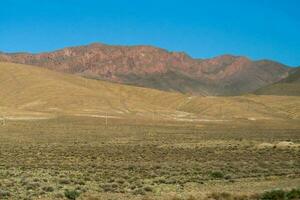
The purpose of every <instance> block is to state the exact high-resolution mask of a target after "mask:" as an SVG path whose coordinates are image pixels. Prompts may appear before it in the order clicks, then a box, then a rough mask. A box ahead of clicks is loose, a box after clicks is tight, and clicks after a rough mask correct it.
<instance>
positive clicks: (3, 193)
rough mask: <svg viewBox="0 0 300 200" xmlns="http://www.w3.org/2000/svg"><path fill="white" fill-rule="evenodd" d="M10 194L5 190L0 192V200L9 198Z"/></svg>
mask: <svg viewBox="0 0 300 200" xmlns="http://www.w3.org/2000/svg"><path fill="white" fill-rule="evenodd" d="M9 196H10V193H9V192H8V191H5V190H0V199H1V198H4V197H9Z"/></svg>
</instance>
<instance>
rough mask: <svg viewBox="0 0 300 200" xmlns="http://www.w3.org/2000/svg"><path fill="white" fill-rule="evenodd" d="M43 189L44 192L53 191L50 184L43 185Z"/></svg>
mask: <svg viewBox="0 0 300 200" xmlns="http://www.w3.org/2000/svg"><path fill="white" fill-rule="evenodd" d="M43 190H44V191H45V192H53V191H54V188H53V187H51V186H45V187H43Z"/></svg>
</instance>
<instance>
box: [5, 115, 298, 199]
mask: <svg viewBox="0 0 300 200" xmlns="http://www.w3.org/2000/svg"><path fill="white" fill-rule="evenodd" d="M299 133H300V121H299V120H288V121H287V120H278V121H267V120H261V121H256V122H253V121H249V120H239V121H237V120H235V121H226V122H197V123H195V122H183V123H174V122H161V121H151V120H149V121H147V122H146V121H126V120H120V119H109V120H108V121H107V124H106V120H105V118H91V117H71V116H69V117H66V116H64V117H59V118H53V119H44V120H38V121H37V120H22V121H18V120H9V121H6V124H5V126H0V152H1V154H0V188H1V191H0V192H1V193H0V195H2V196H1V199H60V198H65V195H66V191H70V193H71V195H72V192H73V193H76V194H78V196H79V199H209V197H211V198H213V197H215V199H259V198H260V197H259V195H261V194H262V193H263V192H265V191H268V190H272V189H277V188H280V189H284V190H290V189H292V188H297V186H299V185H300V152H299V143H300V134H299ZM5 192H6V193H5ZM5 194H7V195H5Z"/></svg>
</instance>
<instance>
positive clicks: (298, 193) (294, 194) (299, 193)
mask: <svg viewBox="0 0 300 200" xmlns="http://www.w3.org/2000/svg"><path fill="white" fill-rule="evenodd" d="M286 196H287V198H288V199H300V188H299V189H292V190H291V191H289V192H287V194H286Z"/></svg>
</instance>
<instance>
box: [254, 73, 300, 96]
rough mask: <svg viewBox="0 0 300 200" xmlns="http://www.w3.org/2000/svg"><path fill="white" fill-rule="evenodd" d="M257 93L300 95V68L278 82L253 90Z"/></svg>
mask: <svg viewBox="0 0 300 200" xmlns="http://www.w3.org/2000/svg"><path fill="white" fill-rule="evenodd" d="M255 94H259V95H280V96H300V68H296V69H295V70H293V71H292V72H291V74H290V75H289V76H288V77H287V78H285V79H283V80H281V81H279V82H278V83H275V84H271V85H268V86H266V87H263V88H261V89H259V90H257V91H256V92H255Z"/></svg>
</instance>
